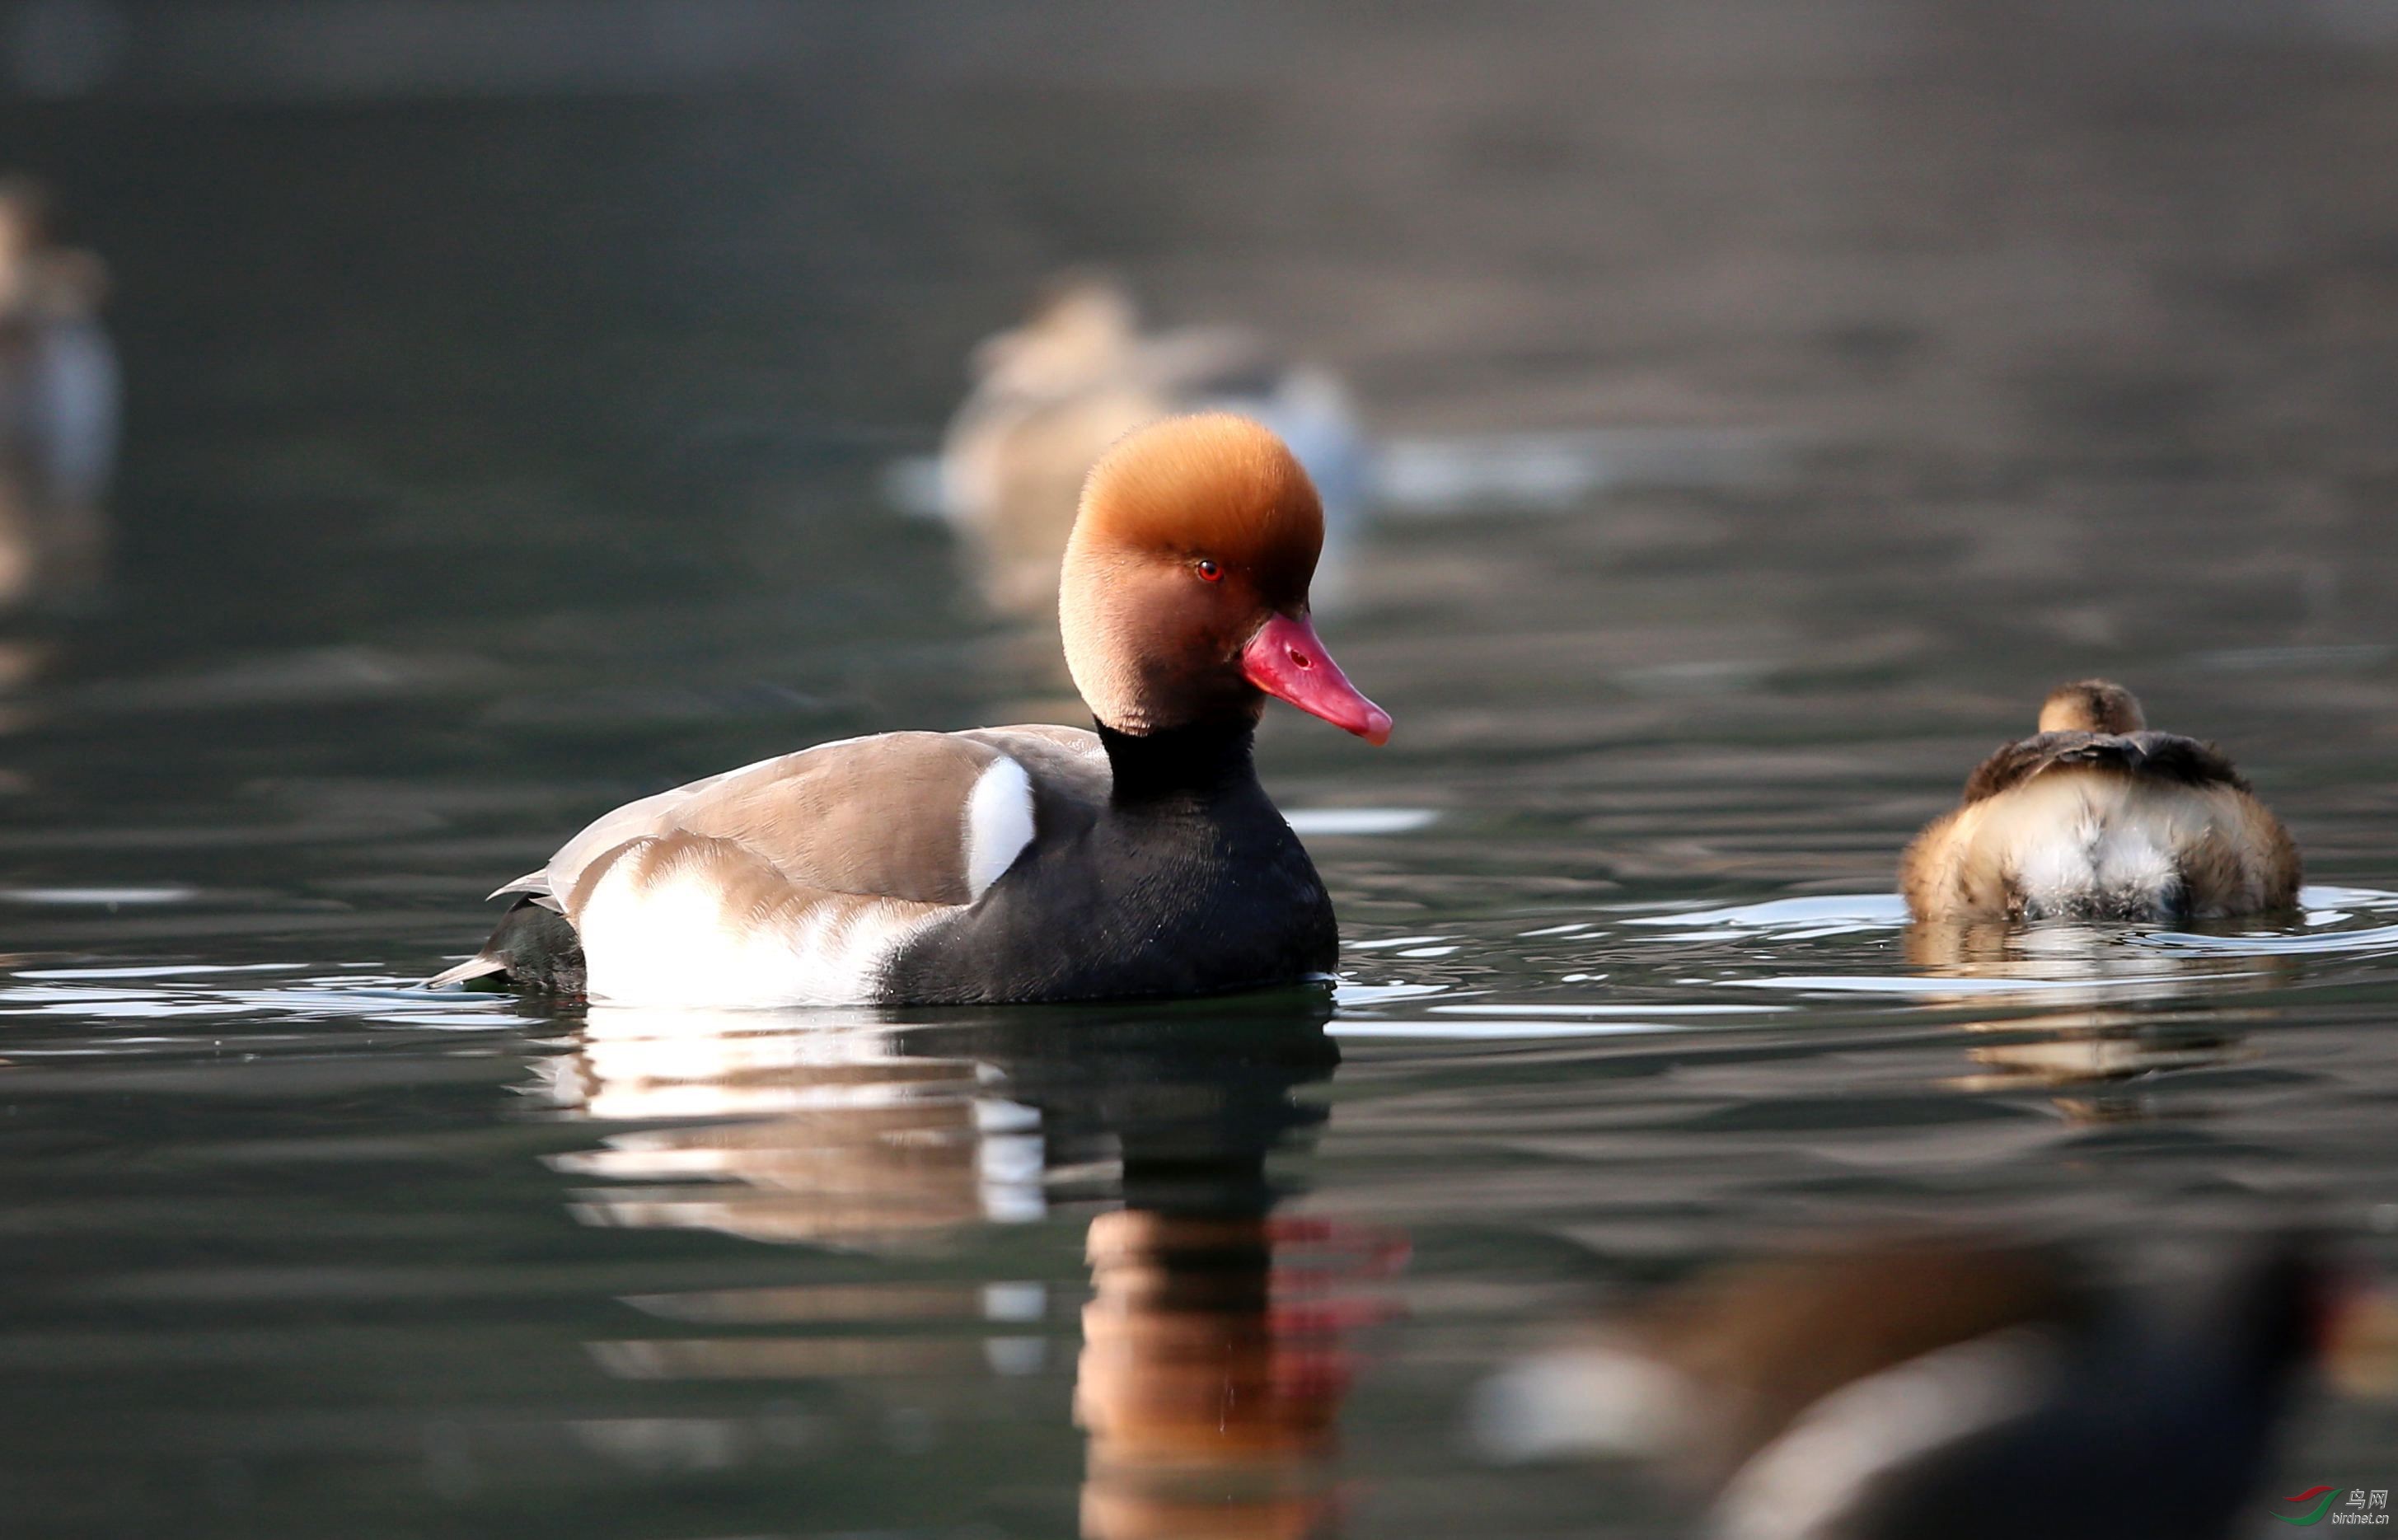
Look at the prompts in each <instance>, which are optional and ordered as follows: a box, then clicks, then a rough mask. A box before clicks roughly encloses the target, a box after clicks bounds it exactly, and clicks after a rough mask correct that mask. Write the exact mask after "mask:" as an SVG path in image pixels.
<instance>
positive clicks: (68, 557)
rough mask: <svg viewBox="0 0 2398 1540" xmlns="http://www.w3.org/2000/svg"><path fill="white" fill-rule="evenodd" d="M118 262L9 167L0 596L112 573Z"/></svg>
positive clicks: (3, 210)
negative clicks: (112, 292) (64, 235)
mask: <svg viewBox="0 0 2398 1540" xmlns="http://www.w3.org/2000/svg"><path fill="white" fill-rule="evenodd" d="M107 290H108V270H107V267H106V265H105V264H104V263H101V260H100V259H99V258H98V257H96V256H94V255H92V254H91V253H90V252H88V251H83V250H75V249H74V248H70V247H66V246H62V245H61V244H59V242H58V240H57V237H56V232H55V227H54V223H53V219H52V214H51V203H50V197H49V195H48V193H47V190H46V189H44V188H43V187H42V185H41V184H40V183H38V182H34V181H32V180H31V179H29V178H25V177H13V176H12V177H0V607H5V606H8V605H12V604H16V603H20V602H23V601H28V600H31V599H34V598H36V597H43V596H53V595H56V594H57V593H59V592H61V590H72V589H74V588H81V587H85V586H88V584H89V583H91V582H94V581H96V580H97V579H98V577H99V575H100V567H101V561H102V560H103V558H104V554H105V550H104V547H105V544H106V526H105V524H104V522H103V520H102V518H101V511H100V504H101V498H102V497H104V496H105V495H106V493H107V490H108V479H109V473H110V471H111V469H112V468H113V466H115V458H116V436H117V411H118V408H117V395H118V381H117V371H116V355H115V350H114V349H113V348H112V347H111V346H110V345H109V341H108V334H107V332H106V331H103V330H102V329H101V324H100V318H99V317H100V305H101V300H102V299H103V298H104V297H105V295H106V293H107Z"/></svg>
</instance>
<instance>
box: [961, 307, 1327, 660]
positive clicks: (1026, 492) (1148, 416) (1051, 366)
mask: <svg viewBox="0 0 2398 1540" xmlns="http://www.w3.org/2000/svg"><path fill="white" fill-rule="evenodd" d="M970 371H971V372H972V374H973V377H974V385H973V388H972V389H971V390H970V391H969V392H968V393H967V396H966V399H965V400H964V401H963V403H961V404H960V406H959V407H958V410H957V412H956V414H955V415H954V416H952V417H951V418H950V426H949V428H948V430H947V432H946V433H945V435H944V437H943V439H942V444H941V467H940V488H941V491H940V502H941V509H942V512H943V514H944V515H945V516H946V517H947V518H948V520H949V521H950V523H951V524H952V525H953V526H954V527H955V528H956V529H957V530H958V531H959V533H960V534H963V535H964V536H965V537H966V539H967V540H968V542H969V543H970V544H971V546H972V547H973V549H974V551H975V554H976V556H977V561H978V566H977V574H976V580H977V583H978V585H979V586H980V587H981V588H982V590H983V595H984V598H985V599H986V600H987V601H989V602H990V605H991V607H992V608H993V609H995V610H999V611H1001V612H1003V613H1004V614H1007V615H1018V616H1036V615H1041V614H1042V613H1043V612H1044V611H1047V610H1050V609H1054V607H1055V606H1056V603H1057V599H1058V557H1059V555H1060V554H1061V553H1062V552H1063V551H1064V550H1065V548H1066V535H1067V533H1068V532H1069V531H1070V530H1071V529H1072V528H1073V524H1074V509H1075V506H1076V502H1077V499H1078V498H1079V497H1080V495H1081V493H1082V487H1083V479H1084V476H1086V475H1087V474H1088V473H1089V471H1090V468H1091V466H1093V465H1094V464H1095V463H1097V461H1098V458H1099V455H1100V454H1101V453H1103V452H1104V451H1105V450H1106V449H1107V448H1108V446H1109V445H1111V444H1112V443H1114V442H1115V441H1116V440H1117V439H1121V438H1123V437H1124V436H1125V434H1127V433H1130V432H1131V431H1132V430H1133V429H1135V428H1138V427H1143V426H1147V425H1149V424H1151V423H1153V422H1156V421H1158V420H1160V419H1161V418H1165V417H1169V416H1173V415H1176V414H1178V413H1182V412H1203V411H1230V412H1237V413H1239V414H1241V415H1243V416H1246V417H1249V418H1252V419H1254V420H1255V421H1257V422H1260V423H1262V424H1264V425H1265V426H1267V427H1268V428H1270V429H1272V430H1273V432H1274V434H1275V435H1276V436H1277V437H1279V438H1281V439H1283V440H1284V441H1285V442H1286V443H1287V444H1288V445H1289V446H1290V448H1291V450H1292V452H1293V453H1295V454H1297V455H1298V456H1299V459H1300V464H1301V465H1303V466H1306V468H1307V473H1308V477H1309V479H1310V480H1312V481H1313V482H1314V485H1315V488H1316V492H1317V494H1318V495H1319V496H1320V497H1321V498H1322V499H1323V503H1324V513H1325V534H1326V546H1327V549H1326V560H1327V562H1328V563H1335V564H1337V561H1338V558H1337V555H1336V554H1335V552H1336V551H1337V548H1338V547H1339V544H1340V533H1341V531H1342V529H1343V528H1344V526H1345V525H1346V524H1347V523H1348V521H1349V517H1350V515H1351V514H1352V513H1353V512H1354V510H1355V508H1356V507H1357V505H1358V504H1359V502H1360V501H1361V500H1362V497H1363V495H1364V490H1365V481H1366V474H1367V465H1366V454H1367V451H1366V442H1365V439H1364V437H1363V434H1362V433H1361V431H1360V429H1359V428H1358V426H1357V424H1356V421H1355V418H1354V415H1353V413H1352V412H1351V410H1350V406H1349V399H1348V395H1347V393H1346V392H1345V391H1344V390H1343V389H1342V388H1341V386H1340V382H1339V381H1338V380H1336V379H1334V378H1333V377H1332V376H1330V375H1329V374H1327V373H1324V372H1323V371H1318V370H1314V369H1308V368H1303V367H1294V366H1292V365H1290V364H1288V363H1287V362H1286V361H1284V360H1282V359H1280V358H1276V357H1275V356H1274V354H1273V350H1272V349H1270V348H1269V347H1267V345H1266V344H1265V343H1264V342H1263V341H1262V340H1261V339H1260V338H1259V337H1257V336H1255V335H1254V334H1252V333H1250V332H1248V331H1243V330H1240V329H1238V328H1233V327H1186V328H1182V329H1180V330H1177V331H1160V332H1143V331H1141V328H1140V314H1139V310H1138V307H1137V306H1136V305H1135V304H1134V302H1133V298H1132V295H1131V294H1130V293H1129V292H1128V291H1126V290H1125V287H1124V286H1123V285H1122V284H1121V283H1119V282H1117V281H1116V280H1115V279H1113V278H1112V277H1107V276H1104V275H1099V274H1092V273H1075V274H1070V275H1067V276H1065V277H1061V278H1059V279H1058V280H1057V281H1056V282H1054V283H1053V284H1052V285H1051V286H1050V289H1049V291H1048V292H1047V294H1046V295H1045V297H1044V299H1043V300H1042V301H1041V303H1040V304H1038V305H1036V306H1035V308H1034V309H1033V311H1032V313H1031V315H1030V316H1029V317H1026V318H1025V320H1024V321H1023V322H1022V323H1021V324H1020V325H1018V326H1016V327H1014V328H1011V329H1010V330H1008V331H1002V332H999V333H997V334H995V335H993V336H990V337H988V338H985V339H984V340H983V341H982V342H981V343H980V344H977V346H976V348H975V350H974V354H973V358H972V362H971V364H970ZM1329 575H1330V574H1326V573H1324V572H1322V571H1319V574H1318V588H1319V589H1321V588H1324V587H1326V586H1327V578H1328V576H1329ZM1321 598H1322V595H1321V594H1320V593H1319V602H1320V601H1321Z"/></svg>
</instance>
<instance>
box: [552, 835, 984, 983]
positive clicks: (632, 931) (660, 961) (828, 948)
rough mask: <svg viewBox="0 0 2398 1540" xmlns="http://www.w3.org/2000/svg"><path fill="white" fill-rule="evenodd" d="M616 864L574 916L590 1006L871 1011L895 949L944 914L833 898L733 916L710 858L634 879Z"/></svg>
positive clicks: (892, 902) (886, 901) (888, 902)
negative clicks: (853, 1008)
mask: <svg viewBox="0 0 2398 1540" xmlns="http://www.w3.org/2000/svg"><path fill="white" fill-rule="evenodd" d="M632 864H633V863H631V862H629V861H620V862H618V863H617V864H616V865H615V866H613V867H612V868H611V869H610V870H609V871H608V872H607V873H606V874H604V875H603V876H602V877H601V878H600V882H599V884H598V885H597V886H596V887H594V889H593V890H592V893H591V896H590V898H588V899H587V900H586V902H585V903H584V905H583V909H582V912H581V913H579V914H577V915H576V916H575V928H576V929H577V930H578V931H580V932H581V933H582V936H583V951H584V956H585V957H586V959H587V960H588V963H589V966H590V969H591V976H590V993H591V997H592V998H593V999H594V1000H604V1001H607V1002H609V1003H611V1004H615V1005H633V1006H720V1007H732V1008H736V1009H752V1008H758V1007H764V1006H857V1005H871V1004H873V1003H874V1002H875V1001H876V1000H878V999H880V998H881V994H882V990H881V986H882V973H883V969H884V968H885V967H886V966H889V964H890V961H891V958H892V955H893V954H894V953H895V952H897V951H898V949H899V947H900V946H901V945H902V944H903V943H904V942H905V941H906V940H907V939H908V938H909V936H911V935H913V934H914V933H915V932H916V931H917V930H919V929H921V928H923V926H924V925H930V924H931V923H933V922H934V921H935V920H936V919H938V918H939V917H940V915H941V913H942V911H941V910H939V909H937V908H932V907H929V906H926V905H923V904H911V903H907V902H904V901H901V900H898V899H891V898H847V897H838V898H827V899H826V900H824V901H821V902H817V903H813V904H808V905H805V906H804V907H801V908H799V909H797V910H794V911H788V912H775V913H771V914H767V915H762V916H761V915H760V914H758V913H756V912H754V911H750V910H744V911H743V912H740V913H737V914H735V913H728V912H726V909H725V903H724V898H723V895H722V893H721V892H720V891H719V889H718V887H717V885H716V883H715V881H714V880H713V878H714V872H713V871H712V869H711V868H710V866H709V865H708V864H707V863H706V862H688V861H685V862H677V863H676V864H674V865H673V866H671V867H668V868H667V869H666V870H663V871H657V872H655V873H653V874H652V875H651V876H650V877H649V878H648V880H646V881H637V880H635V879H634V877H633V876H632V875H631V874H630V873H629V872H628V871H627V870H626V868H627V867H629V866H630V865H632Z"/></svg>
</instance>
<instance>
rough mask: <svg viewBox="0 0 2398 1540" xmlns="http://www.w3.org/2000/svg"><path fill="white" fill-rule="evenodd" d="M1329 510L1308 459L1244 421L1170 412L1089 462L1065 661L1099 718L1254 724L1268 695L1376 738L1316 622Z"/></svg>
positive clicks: (1063, 591)
mask: <svg viewBox="0 0 2398 1540" xmlns="http://www.w3.org/2000/svg"><path fill="white" fill-rule="evenodd" d="M1323 546H1324V506H1323V504H1322V503H1321V502H1320V501H1319V500H1318V499H1317V497H1316V495H1315V487H1314V483H1312V482H1311V481H1309V480H1308V479H1307V472H1306V471H1305V470H1303V469H1301V468H1300V464H1299V460H1298V457H1297V456H1295V455H1293V454H1292V453H1291V452H1290V450H1289V448H1288V447H1287V445H1285V444H1284V443H1283V441H1282V440H1281V439H1278V438H1276V437H1274V435H1273V433H1272V432H1270V431H1268V430H1267V429H1266V428H1264V427H1261V426H1259V425H1258V424H1256V423H1253V422H1251V421H1249V420H1248V419H1247V418H1246V417H1236V416H1233V415H1231V414H1229V413H1220V412H1218V413H1209V414H1207V415H1204V416H1197V417H1172V418H1168V419H1166V420H1165V421H1164V422H1161V423H1153V424H1152V425H1151V426H1148V427H1145V428H1141V429H1139V430H1138V431H1137V432H1134V433H1131V434H1127V435H1126V436H1125V438H1123V439H1119V440H1118V441H1117V442H1116V444H1115V446H1114V447H1113V448H1111V449H1110V450H1109V451H1108V453H1106V454H1105V455H1103V456H1101V457H1100V459H1099V462H1098V465H1096V466H1092V467H1091V474H1090V478H1089V480H1086V481H1085V482H1084V486H1083V502H1082V509H1081V511H1080V513H1079V514H1077V515H1076V517H1075V520H1074V533H1073V535H1072V536H1071V538H1070V539H1069V540H1068V541H1067V543H1066V565H1065V571H1064V573H1063V574H1062V576H1061V578H1060V580H1059V587H1058V620H1059V622H1060V625H1061V627H1062V628H1063V630H1064V632H1065V640H1066V666H1067V668H1068V669H1071V670H1072V672H1073V675H1074V684H1075V687H1076V688H1078V689H1080V690H1081V691H1082V692H1083V699H1084V701H1085V702H1087V703H1088V704H1089V706H1090V708H1091V710H1092V712H1093V714H1095V715H1096V716H1097V717H1098V719H1099V721H1100V722H1101V723H1105V724H1106V725H1107V726H1109V727H1111V728H1114V729H1115V730H1117V731H1118V732H1123V733H1132V734H1138V735H1146V734H1151V733H1156V732H1162V731H1165V730H1167V729H1170V728H1176V727H1187V726H1195V725H1200V724H1203V723H1242V722H1255V721H1256V720H1257V717H1258V713H1259V712H1260V710H1261V709H1263V707H1264V704H1265V696H1276V697H1278V698H1280V699H1283V700H1287V701H1288V702H1290V703H1291V704H1292V705H1293V706H1296V707H1298V708H1299V709H1300V710H1302V711H1306V712H1308V713H1310V714H1312V715H1314V716H1319V717H1322V718H1323V719H1324V720H1325V721H1327V722H1328V723H1332V724H1333V725H1334V726H1336V727H1340V728H1342V729H1344V730H1346V731H1348V732H1352V733H1354V734H1356V735H1357V736H1359V737H1362V738H1364V739H1366V740H1367V742H1369V743H1381V742H1383V741H1384V740H1385V739H1387V738H1388V737H1389V736H1391V717H1390V713H1389V712H1387V711H1385V710H1383V709H1381V707H1379V706H1377V705H1375V704H1374V703H1373V702H1372V701H1370V700H1367V698H1366V697H1365V696H1363V695H1360V694H1359V693H1358V691H1357V688H1356V687H1355V686H1354V685H1353V684H1351V683H1350V682H1349V681H1348V678H1347V676H1345V675H1343V674H1342V673H1341V671H1340V666H1339V665H1338V664H1336V663H1334V662H1333V661H1332V655H1331V654H1330V653H1328V652H1327V651H1326V650H1325V647H1324V642H1323V641H1322V640H1321V639H1320V638H1318V637H1317V636H1316V634H1315V626H1314V622H1313V621H1312V620H1311V619H1310V618H1309V616H1308V608H1307V586H1308V582H1309V580H1310V579H1311V578H1313V577H1314V575H1315V559H1316V556H1317V553H1318V552H1319V551H1321V550H1322V548H1323Z"/></svg>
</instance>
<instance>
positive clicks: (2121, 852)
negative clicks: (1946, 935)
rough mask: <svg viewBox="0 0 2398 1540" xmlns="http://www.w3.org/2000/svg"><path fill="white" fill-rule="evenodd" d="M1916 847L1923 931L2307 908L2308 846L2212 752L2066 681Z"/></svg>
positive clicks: (2095, 682)
mask: <svg viewBox="0 0 2398 1540" xmlns="http://www.w3.org/2000/svg"><path fill="white" fill-rule="evenodd" d="M2039 728H2040V730H2039V732H2038V733H2037V734H2036V735H2035V736H2031V737H2028V738H2025V739H2023V740H2021V741H2020V742H2016V743H2011V744H2008V745H2006V746H2005V747H2003V748H2001V749H2000V750H1998V751H1997V752H1996V753H1993V754H1992V755H1991V756H1990V757H1989V758H1988V759H1987V760H1984V761H1983V762H1982V763H1981V766H1980V767H1979V768H1978V769H1976V770H1975V771H1974V774H1973V777H1971V778H1970V779H1969V780H1967V781H1966V783H1965V794H1964V799H1963V801H1962V803H1961V804H1960V805H1959V806H1958V808H1957V810H1956V811H1955V812H1952V813H1948V814H1946V815H1944V816H1942V817H1939V818H1937V819H1935V820H1933V822H1932V823H1931V824H1930V825H1929V826H1927V827H1926V828H1925V829H1924V831H1923V832H1922V833H1920V834H1919V835H1917V836H1916V838H1915V842H1914V843H1913V844H1910V845H1908V846H1907V848H1906V855H1905V856H1904V857H1903V858H1901V859H1900V863H1899V884H1900V886H1901V888H1902V889H1904V891H1905V892H1906V904H1907V908H1908V910H1909V911H1911V912H1913V913H1914V915H1915V917H1916V918H1917V919H1919V920H1990V919H2009V920H2018V919H2020V920H2034V919H2056V918H2079V919H2113V920H2193V919H2220V918H2225V917H2228V916H2232V915H2241V914H2255V913H2260V912H2267V911H2270V910H2278V909H2287V908H2289V907H2291V906H2292V905H2293V904H2295V903H2296V902H2297V892H2298V876H2299V863H2298V852H2297V846H2296V845H2295V844H2292V843H2291V840H2290V836H2289V832H2288V831H2286V830H2284V829H2283V827H2282V823H2281V820H2280V819H2278V818H2276V817H2273V815H2272V813H2271V812H2270V811H2269V810H2268V809H2267V808H2266V806H2265V804H2262V803H2260V802H2258V801H2257V798H2256V796H2255V794H2254V793H2253V792H2251V791H2250V790H2249V788H2248V783H2247V781H2245V780H2244V779H2243V778H2242V777H2241V776H2240V773H2239V772H2238V771H2237V770H2235V769H2234V768H2232V764H2231V762H2230V760H2228V759H2226V758H2225V757H2224V756H2223V755H2222V754H2221V753H2220V752H2218V751H2217V750H2216V749H2215V747H2214V746H2213V745H2212V744H2207V743H2202V742H2200V741H2198V740H2197V739H2195V738H2187V737H2182V736H2177V735H2176V734H2172V733H2157V732H2151V731H2149V726H2148V718H2147V716H2146V714H2145V713H2144V712H2142V710H2141V709H2140V703H2139V701H2138V700H2137V699H2136V698H2135V696H2133V695H2132V693H2131V692H2130V691H2129V690H2126V689H2124V688H2123V687H2122V685H2120V684H2115V683H2112V682H2108V681H2106V680H2099V679H2092V680H2083V681H2081V682H2077V683H2073V684H2067V685H2061V686H2059V687H2058V688H2057V689H2056V690H2054V692H2052V693H2051V694H2050V696H2049V697H2048V699H2047V700H2046V701H2045V702H2043V703H2042V704H2041V711H2040V723H2039Z"/></svg>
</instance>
